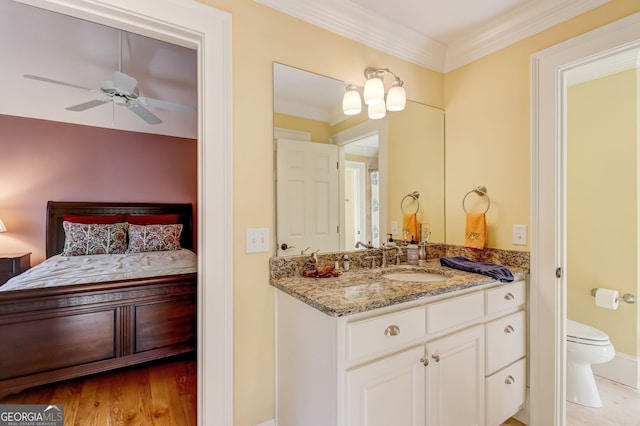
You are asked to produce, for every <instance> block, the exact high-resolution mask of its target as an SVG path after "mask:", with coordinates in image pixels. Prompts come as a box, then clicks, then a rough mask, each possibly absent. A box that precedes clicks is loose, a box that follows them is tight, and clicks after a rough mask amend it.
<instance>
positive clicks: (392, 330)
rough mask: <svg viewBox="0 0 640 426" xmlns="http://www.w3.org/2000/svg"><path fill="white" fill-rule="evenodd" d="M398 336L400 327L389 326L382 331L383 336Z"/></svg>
mask: <svg viewBox="0 0 640 426" xmlns="http://www.w3.org/2000/svg"><path fill="white" fill-rule="evenodd" d="M398 334H400V327H398V326H397V325H390V326H389V327H387V328H386V330H384V335H385V336H397V335H398Z"/></svg>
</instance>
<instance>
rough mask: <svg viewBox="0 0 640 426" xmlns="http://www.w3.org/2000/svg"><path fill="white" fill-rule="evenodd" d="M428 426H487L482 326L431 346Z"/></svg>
mask: <svg viewBox="0 0 640 426" xmlns="http://www.w3.org/2000/svg"><path fill="white" fill-rule="evenodd" d="M427 354H428V357H429V366H428V367H427V420H428V421H427V425H428V426H482V425H483V424H484V330H483V328H482V326H481V325H478V326H475V327H472V328H468V329H466V330H463V331H459V332H457V333H454V334H450V335H448V336H446V337H443V338H440V339H438V340H434V341H433V342H430V343H428V344H427Z"/></svg>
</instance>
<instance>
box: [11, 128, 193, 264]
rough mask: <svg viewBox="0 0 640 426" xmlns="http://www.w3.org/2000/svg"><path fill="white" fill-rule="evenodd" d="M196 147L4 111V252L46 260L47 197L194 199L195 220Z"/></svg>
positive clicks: (179, 140) (33, 260)
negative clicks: (7, 113)
mask: <svg viewBox="0 0 640 426" xmlns="http://www.w3.org/2000/svg"><path fill="white" fill-rule="evenodd" d="M197 152H198V150H197V141H196V140H193V139H183V138H176V137H170V136H159V135H152V134H145V133H135V132H125V131H120V130H112V129H104V128H98V127H89V126H78V125H75V124H66V123H59V122H53V121H45V120H35V119H30V118H23V117H13V116H7V115H0V218H1V219H2V221H3V222H4V224H5V225H6V227H7V230H8V232H6V233H2V234H0V253H7V252H9V253H15V252H23V251H27V252H31V264H32V265H35V264H37V263H40V262H42V260H44V258H45V216H46V205H47V201H49V200H55V201H114V202H170V203H192V204H193V209H194V225H195V224H196V223H197V220H196V219H197V218H196V217H195V213H196V211H197V197H198V189H197V186H198V175H197V164H198V162H197ZM194 237H195V235H194Z"/></svg>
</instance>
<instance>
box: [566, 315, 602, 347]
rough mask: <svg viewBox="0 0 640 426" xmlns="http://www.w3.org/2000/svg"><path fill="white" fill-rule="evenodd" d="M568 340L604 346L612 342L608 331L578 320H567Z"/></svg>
mask: <svg viewBox="0 0 640 426" xmlns="http://www.w3.org/2000/svg"><path fill="white" fill-rule="evenodd" d="M567 340H568V341H569V342H575V343H582V344H587V345H598V346H604V345H608V344H610V343H611V342H610V341H609V336H607V334H606V333H604V332H602V331H600V330H598V329H597V328H593V327H591V326H588V325H586V324H583V323H581V322H577V321H571V320H567Z"/></svg>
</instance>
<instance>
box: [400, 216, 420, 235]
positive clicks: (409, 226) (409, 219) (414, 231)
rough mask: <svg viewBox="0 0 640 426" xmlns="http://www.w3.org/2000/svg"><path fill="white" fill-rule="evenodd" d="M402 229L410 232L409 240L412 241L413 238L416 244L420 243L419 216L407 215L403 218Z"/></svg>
mask: <svg viewBox="0 0 640 426" xmlns="http://www.w3.org/2000/svg"><path fill="white" fill-rule="evenodd" d="M402 229H406V230H407V231H409V233H408V234H407V240H409V241H411V237H413V240H414V241H415V242H419V241H420V224H419V223H418V216H416V214H415V213H405V214H404V215H403V217H402Z"/></svg>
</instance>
